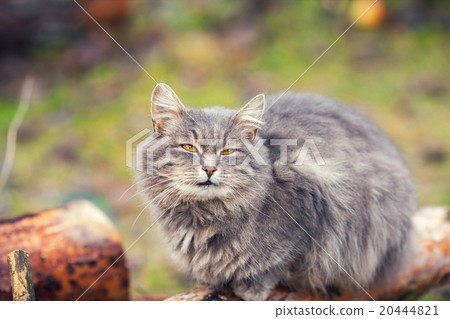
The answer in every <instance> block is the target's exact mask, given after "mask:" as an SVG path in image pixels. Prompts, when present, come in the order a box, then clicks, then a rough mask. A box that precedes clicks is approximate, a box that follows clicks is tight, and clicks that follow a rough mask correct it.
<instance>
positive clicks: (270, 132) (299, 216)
mask: <svg viewBox="0 0 450 319" xmlns="http://www.w3.org/2000/svg"><path fill="white" fill-rule="evenodd" d="M151 103H152V105H151V108H152V120H153V128H154V132H153V133H152V134H151V136H150V137H149V138H148V139H147V140H146V142H145V143H144V144H145V147H144V148H143V150H144V152H143V153H141V154H140V155H139V156H140V158H141V159H143V161H142V167H141V169H140V170H138V171H137V172H136V178H137V181H138V182H139V184H140V192H141V193H143V194H144V197H145V199H146V200H147V205H148V207H150V211H151V212H152V214H153V215H154V216H155V218H158V223H159V224H160V226H161V228H162V231H163V233H164V235H165V238H166V239H167V241H168V243H169V245H170V247H171V249H172V250H173V252H174V253H175V256H176V257H177V258H178V260H179V262H180V263H181V264H182V266H183V268H184V269H185V270H186V271H187V272H189V274H190V275H192V276H193V277H194V278H195V279H197V280H198V281H200V282H202V283H207V284H210V285H213V286H215V287H217V288H220V287H221V286H222V285H224V284H230V285H231V287H232V288H233V290H234V292H235V294H236V295H238V296H240V297H241V298H243V299H245V300H264V299H266V298H267V297H268V296H269V294H270V292H271V291H272V289H273V288H274V286H275V285H277V284H281V285H287V286H289V287H291V288H293V289H302V288H304V289H312V290H315V291H324V292H326V291H330V289H331V288H333V289H336V288H338V289H341V288H342V289H348V288H355V289H362V288H366V287H368V286H369V285H372V284H374V283H378V282H380V280H385V279H389V278H391V276H393V275H394V274H395V270H396V268H398V265H399V262H400V261H401V260H403V259H404V256H405V251H406V250H407V247H408V243H409V232H410V223H411V222H410V215H411V214H412V213H413V211H414V209H415V200H414V195H413V194H414V189H413V184H412V182H411V179H410V175H409V172H408V169H407V168H406V166H405V164H404V162H403V160H402V157H401V155H400V154H399V152H398V151H397V149H396V148H395V147H394V145H393V144H392V143H391V142H390V141H389V139H388V138H387V137H386V136H385V135H384V134H383V133H382V132H381V131H380V130H379V129H378V128H377V127H376V126H375V125H374V124H372V123H371V122H370V121H369V120H368V119H367V118H366V117H364V116H363V115H361V114H359V113H357V112H355V111H353V110H352V109H350V108H348V107H346V106H344V105H342V104H340V103H338V102H335V101H333V100H330V99H327V98H324V97H321V96H317V95H310V94H297V93H287V94H284V95H281V96H280V95H275V96H272V95H271V96H268V98H267V101H266V100H265V98H264V95H262V94H260V95H258V96H256V97H255V98H253V99H252V100H251V101H250V102H248V103H247V104H246V105H245V106H244V107H243V108H242V109H241V110H239V111H238V112H236V111H233V110H229V109H224V108H220V107H213V108H209V109H190V108H185V107H184V106H183V104H182V102H181V101H180V99H179V98H178V97H177V95H176V94H175V93H174V92H173V90H172V89H171V88H170V87H169V86H167V85H165V84H158V85H157V86H156V88H155V90H154V91H153V96H152V102H151ZM265 105H267V107H266V110H265V111H264V108H265ZM283 143H284V144H283ZM294 144H296V145H294Z"/></svg>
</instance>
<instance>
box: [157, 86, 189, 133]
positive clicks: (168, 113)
mask: <svg viewBox="0 0 450 319" xmlns="http://www.w3.org/2000/svg"><path fill="white" fill-rule="evenodd" d="M151 103H152V121H153V129H154V130H155V131H156V132H158V133H161V132H163V131H164V128H165V127H166V126H167V125H168V124H171V123H176V122H177V121H180V120H181V119H182V118H183V117H184V115H185V114H186V108H185V107H184V105H183V103H181V101H180V99H179V98H178V96H177V95H176V94H175V92H174V91H173V90H172V89H171V88H170V86H168V85H167V84H164V83H158V84H157V85H156V86H155V89H154V90H153V93H152V100H151Z"/></svg>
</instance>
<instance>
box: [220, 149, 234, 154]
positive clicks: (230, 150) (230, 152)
mask: <svg viewBox="0 0 450 319" xmlns="http://www.w3.org/2000/svg"><path fill="white" fill-rule="evenodd" d="M234 151H235V150H234V149H232V148H227V149H226V150H223V151H222V153H221V154H222V155H230V154H233V153H234Z"/></svg>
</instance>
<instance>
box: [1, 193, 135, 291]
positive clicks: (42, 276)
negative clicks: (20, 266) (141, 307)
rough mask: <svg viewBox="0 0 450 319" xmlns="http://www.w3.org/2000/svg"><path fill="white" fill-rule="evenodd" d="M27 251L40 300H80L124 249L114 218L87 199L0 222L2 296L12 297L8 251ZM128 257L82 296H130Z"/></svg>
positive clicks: (118, 262) (120, 260) (120, 259)
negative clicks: (112, 220) (109, 217)
mask: <svg viewBox="0 0 450 319" xmlns="http://www.w3.org/2000/svg"><path fill="white" fill-rule="evenodd" d="M17 249H21V250H25V251H27V252H28V254H29V260H30V264H31V272H32V276H33V281H34V288H35V293H36V300H77V299H78V298H79V297H80V296H81V295H82V294H83V293H84V292H85V291H86V289H88V288H89V286H91V284H93V283H94V282H95V281H96V280H97V278H98V277H99V276H100V275H102V274H103V272H104V271H105V270H106V269H107V268H108V267H109V266H110V265H112V264H113V263H114V261H115V260H116V259H118V258H119V257H120V256H121V255H122V253H123V249H122V245H121V241H120V236H119V233H118V232H117V230H116V229H115V227H114V225H113V224H112V222H111V221H110V220H109V219H108V218H107V217H106V216H105V215H104V214H103V213H102V212H101V211H100V210H99V209H98V208H97V207H95V206H94V205H93V204H91V203H90V202H88V201H76V202H71V203H68V204H66V205H65V206H63V207H59V208H55V209H50V210H46V211H43V212H40V213H37V214H28V215H23V216H20V217H18V218H13V219H6V220H1V221H0V300H11V284H10V275H9V270H8V264H7V255H8V254H9V253H10V252H11V251H13V250H17ZM128 288H129V272H128V267H127V263H126V261H125V259H124V257H122V258H119V259H118V260H117V262H116V263H114V265H113V266H112V267H111V268H110V269H109V270H108V271H107V272H106V273H105V274H104V275H103V276H102V277H101V278H100V279H98V281H97V282H95V284H94V285H92V287H91V288H90V289H89V290H88V291H87V292H86V293H85V294H84V295H83V296H82V297H81V298H80V300H128Z"/></svg>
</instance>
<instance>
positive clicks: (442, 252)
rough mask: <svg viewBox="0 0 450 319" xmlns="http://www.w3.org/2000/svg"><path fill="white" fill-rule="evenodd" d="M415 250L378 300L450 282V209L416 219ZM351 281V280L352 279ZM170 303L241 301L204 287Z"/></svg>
mask: <svg viewBox="0 0 450 319" xmlns="http://www.w3.org/2000/svg"><path fill="white" fill-rule="evenodd" d="M413 225H414V226H413V234H412V237H413V247H412V248H413V249H412V252H411V254H410V256H409V257H408V260H406V261H405V263H404V265H403V266H402V268H401V270H400V272H399V274H398V276H397V277H396V279H395V280H394V281H393V283H392V284H391V285H389V287H388V286H385V287H377V288H375V287H372V288H369V289H368V292H369V294H370V295H371V296H372V297H373V298H374V299H376V300H413V299H416V298H418V297H419V296H421V295H423V294H425V293H426V292H428V291H429V290H430V289H432V288H437V287H439V286H442V285H445V284H447V283H449V282H450V209H449V208H446V207H428V208H424V209H422V210H420V211H419V212H417V213H416V214H415V215H414V216H413ZM349 280H350V279H349ZM166 300H240V299H239V298H238V297H236V295H234V294H233V291H232V290H231V289H230V288H229V287H225V288H223V289H222V290H221V291H214V289H213V288H212V287H209V286H201V287H198V288H196V289H193V290H191V291H188V292H186V293H182V294H179V295H176V296H173V297H170V298H168V299H166ZM268 300H281V301H283V300H371V298H370V297H369V296H368V295H367V294H366V293H365V292H364V291H362V290H356V291H342V292H340V293H339V294H336V295H332V296H324V295H323V294H318V293H312V292H310V291H291V290H288V289H286V288H281V287H277V288H275V289H274V291H273V292H272V294H271V295H270V296H269V298H268Z"/></svg>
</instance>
